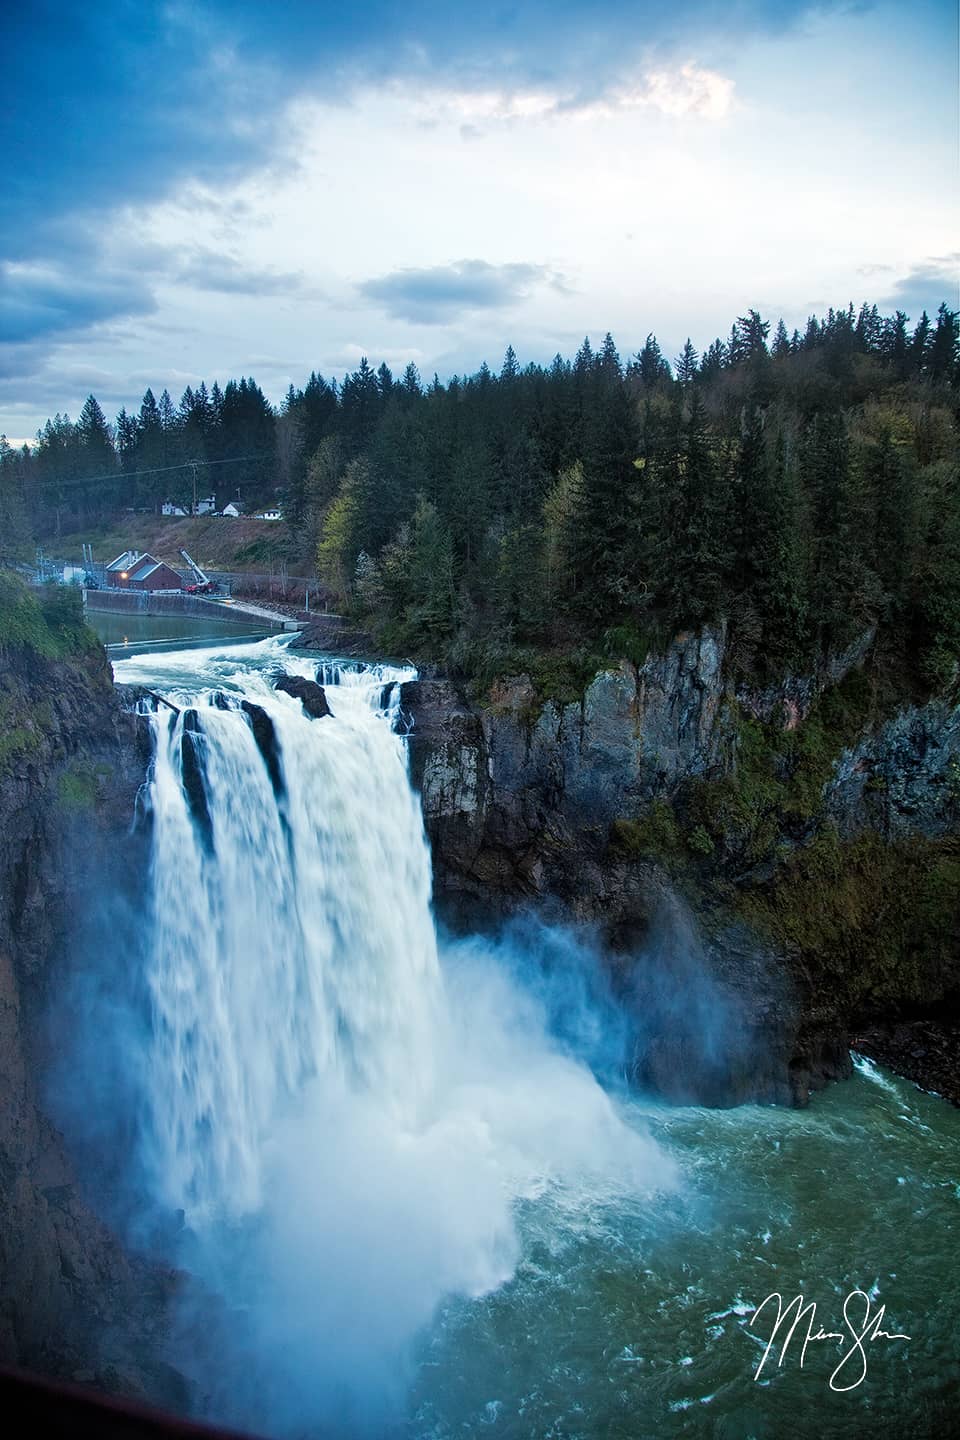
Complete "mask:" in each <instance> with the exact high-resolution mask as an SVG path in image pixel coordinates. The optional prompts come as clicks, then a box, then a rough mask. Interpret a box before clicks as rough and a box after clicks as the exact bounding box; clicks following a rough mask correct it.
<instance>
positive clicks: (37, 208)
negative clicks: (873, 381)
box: [0, 0, 960, 438]
mask: <svg viewBox="0 0 960 1440" xmlns="http://www.w3.org/2000/svg"><path fill="white" fill-rule="evenodd" d="M4 24H5V60H6V63H5V82H4V91H5V93H4V99H3V120H2V124H3V132H4V133H3V154H4V156H5V158H6V184H5V187H4V196H3V207H2V232H0V255H2V265H3V269H2V274H0V429H2V430H4V431H5V432H6V433H7V434H8V435H10V436H12V437H14V438H22V437H29V436H31V435H32V434H33V432H34V431H35V430H36V428H37V426H38V425H39V424H41V423H42V421H43V419H44V418H45V417H46V416H47V415H48V414H50V413H52V412H53V411H55V410H57V409H60V410H63V409H66V410H68V411H69V412H70V413H71V414H72V415H76V413H77V411H78V410H79V407H80V405H81V404H82V402H83V399H84V397H85V396H86V394H87V393H88V392H89V391H91V390H92V391H94V392H95V393H96V394H97V396H98V398H99V399H100V400H101V403H102V404H103V405H104V408H105V409H106V410H107V412H108V414H111V415H112V414H113V413H115V411H116V410H117V409H118V408H119V406H120V405H121V404H122V403H126V404H127V405H128V406H130V405H131V404H134V403H136V402H138V401H139V397H140V396H141V395H142V393H143V390H144V388H145V387H146V385H147V384H152V385H153V386H154V388H155V389H158V390H159V389H162V388H163V386H164V385H166V386H168V387H169V388H170V390H171V392H172V393H173V395H174V398H175V399H176V398H178V397H179V394H180V392H181V391H182V390H183V388H184V386H185V385H187V384H195V383H196V382H197V381H198V380H199V379H200V378H206V379H207V380H208V381H209V380H212V379H214V378H219V379H220V380H221V382H222V381H224V380H225V379H227V378H228V377H229V376H231V375H239V374H241V373H246V374H250V373H252V374H254V375H255V376H256V378H257V379H258V380H259V381H260V383H261V384H262V385H263V387H264V389H265V390H266V391H267V393H268V394H269V395H270V396H271V397H272V398H275V399H279V398H280V397H281V396H282V394H283V392H284V391H285V389H286V387H287V385H288V383H289V382H290V381H291V380H292V381H293V382H294V383H295V384H301V383H302V382H303V381H304V380H305V378H306V376H307V374H308V373H309V371H310V370H311V369H314V368H316V369H319V370H322V371H324V372H325V373H327V374H331V373H335V374H340V373H342V372H343V371H344V370H345V369H346V368H354V367H355V365H356V364H357V363H358V361H359V358H360V356H361V355H363V354H367V355H369V356H370V358H371V359H372V360H374V361H379V360H380V359H381V358H386V359H387V361H388V363H390V364H391V365H393V366H394V367H398V368H399V367H402V366H403V365H404V364H405V363H406V361H407V360H408V359H413V360H414V361H415V362H416V363H417V364H418V365H419V366H420V368H421V370H422V371H423V372H424V373H425V374H428V375H429V374H432V373H433V371H434V370H435V369H437V370H439V372H440V373H441V375H442V376H445V375H447V374H450V373H452V372H453V371H455V370H456V371H463V370H474V369H476V368H477V366H478V365H479V363H480V362H481V360H483V359H487V360H488V361H489V362H490V363H491V364H494V365H496V364H498V363H499V360H500V358H501V356H502V353H503V350H504V348H505V346H506V344H507V342H508V341H510V342H512V343H513V344H514V346H515V347H516V349H517V351H518V353H519V355H520V358H521V361H524V360H528V359H537V360H546V359H549V358H550V356H551V355H552V354H553V353H554V352H555V351H556V350H558V349H559V350H561V351H563V352H564V353H570V352H572V351H573V350H574V349H575V348H576V346H577V345H578V344H579V341H580V340H581V339H582V337H583V335H584V334H585V333H589V334H590V335H591V336H592V337H593V338H594V339H595V340H599V339H600V338H602V335H603V333H604V332H605V331H606V330H607V329H611V330H612V331H613V333H614V336H615V338H616V339H617V341H618V344H619V345H620V348H621V351H622V352H623V353H624V354H627V353H629V352H631V351H633V350H635V349H637V348H638V347H639V346H640V345H642V343H643V340H644V337H645V336H646V334H647V332H648V331H650V330H653V331H655V332H656V333H657V335H658V336H659V338H660V340H661V344H662V345H663V347H664V350H665V351H666V353H667V354H669V355H671V356H672V355H673V354H675V353H676V351H677V350H678V349H679V348H680V346H681V345H682V343H683V341H684V339H685V337H686V336H687V334H691V335H692V337H693V340H694V343H695V344H697V345H698V346H703V345H705V344H707V343H709V341H710V340H711V339H712V338H713V336H714V335H715V334H717V333H725V331H726V330H727V328H728V327H729V324H730V322H731V320H732V319H733V318H734V317H735V316H736V315H737V314H740V313H742V312H743V311H744V309H745V308H746V307H748V306H755V307H757V308H759V309H761V310H762V311H763V312H764V313H765V314H766V315H768V316H771V317H773V318H774V319H775V318H776V316H778V315H779V314H783V315H784V316H785V318H786V319H787V322H788V324H790V325H793V324H802V322H803V320H804V319H805V317H806V315H807V314H808V313H809V312H810V311H811V310H821V311H822V310H824V309H826V307H827V306H829V305H831V304H833V305H838V304H844V303H846V302H847V301H848V300H850V299H853V300H854V301H855V302H858V301H859V300H861V299H863V298H868V299H870V300H874V299H875V300H876V301H877V302H878V303H880V304H881V305H883V306H885V307H886V308H889V309H892V308H894V307H895V306H897V305H899V306H901V307H902V308H904V309H906V310H907V312H908V313H909V314H910V315H911V316H912V317H913V318H914V319H916V318H917V316H918V315H919V313H920V310H921V309H922V308H923V307H924V306H926V307H927V308H928V309H932V310H935V309H936V306H937V305H938V304H939V302H940V301H941V300H942V299H946V300H947V301H948V302H949V303H952V304H954V305H956V304H957V303H958V302H957V273H958V256H957V251H958V248H960V241H958V236H960V228H958V220H960V213H958V212H960V206H958V190H957V85H956V76H957V21H956V7H955V6H954V5H953V4H951V3H947V0H919V3H912V4H911V5H910V6H905V5H902V4H884V3H877V4H871V3H835V4H822V5H818V6H809V5H806V4H803V3H800V0H729V3H726V4H723V5H717V4H714V3H708V0H674V3H673V4H671V5H669V6H666V5H663V4H662V3H656V4H653V3H647V0H633V3H625V0H620V3H601V0H593V3H590V4H582V3H572V0H534V3H513V4H510V3H500V4H497V3H496V0H494V3H493V4H491V5H490V6H487V7H455V6H451V5H449V4H444V5H440V4H438V3H432V0H407V3H403V4H394V3H386V0H367V3H365V4H364V5H363V6H362V7H361V6H348V5H345V4H344V5H339V6H333V5H328V4H325V3H323V4H318V3H312V4H311V3H307V0H286V3H284V4H283V5H279V6H267V5H265V4H261V3H259V0H231V3H227V0H203V3H198V0H190V3H187V0H172V3H168V4H150V3H145V0H140V3H127V0H103V3H100V4H99V5H94V6H91V5H89V4H75V3H72V0H61V3H49V0H48V3H44V0H32V3H31V4H30V5H23V6H20V7H17V9H16V11H15V12H14V11H11V12H10V13H8V14H7V15H6V16H5V21H4Z"/></svg>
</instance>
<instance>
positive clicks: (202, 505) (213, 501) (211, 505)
mask: <svg viewBox="0 0 960 1440" xmlns="http://www.w3.org/2000/svg"><path fill="white" fill-rule="evenodd" d="M216 510H217V497H216V495H208V496H207V498H206V499H205V500H198V501H197V514H198V515H214V514H216Z"/></svg>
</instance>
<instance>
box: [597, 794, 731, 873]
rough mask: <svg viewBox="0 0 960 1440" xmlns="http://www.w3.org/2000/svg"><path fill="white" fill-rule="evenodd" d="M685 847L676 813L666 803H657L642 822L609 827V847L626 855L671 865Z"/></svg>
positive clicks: (619, 821) (618, 822) (632, 821)
mask: <svg viewBox="0 0 960 1440" xmlns="http://www.w3.org/2000/svg"><path fill="white" fill-rule="evenodd" d="M708 838H709V837H708ZM682 844H683V841H682V837H681V833H680V829H679V827H678V825H677V822H676V819H675V817H674V813H673V810H672V808H671V806H670V805H668V804H667V802H666V801H665V800H655V801H654V802H653V804H652V805H650V807H649V809H648V810H647V812H646V814H645V815H644V816H643V817H642V819H640V820H614V822H613V824H612V825H611V826H610V846H611V848H612V849H613V850H616V851H619V852H620V853H621V854H623V855H634V856H646V857H648V858H650V859H653V860H661V861H663V860H666V861H670V860H672V859H674V858H675V857H676V856H677V854H678V853H679V852H680V850H681V848H682Z"/></svg>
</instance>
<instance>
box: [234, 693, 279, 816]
mask: <svg viewBox="0 0 960 1440" xmlns="http://www.w3.org/2000/svg"><path fill="white" fill-rule="evenodd" d="M240 708H241V710H243V712H244V713H245V714H246V715H248V716H249V717H250V728H251V730H252V731H253V738H254V740H256V742H257V749H258V750H259V751H260V754H261V755H262V756H263V763H264V764H265V765H266V767H267V774H268V775H269V776H270V784H271V785H272V786H273V793H274V794H275V795H282V794H283V791H284V789H285V786H284V780H283V766H282V765H281V763H280V746H279V745H278V744H277V732H276V731H275V730H274V728H273V721H272V720H271V719H270V716H269V715H268V714H267V712H266V710H264V708H263V706H262V705H254V703H253V702H252V701H251V700H242V701H241V702H240Z"/></svg>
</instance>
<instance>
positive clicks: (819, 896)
mask: <svg viewBox="0 0 960 1440" xmlns="http://www.w3.org/2000/svg"><path fill="white" fill-rule="evenodd" d="M741 907H742V909H743V911H744V913H745V914H746V915H747V917H748V918H749V919H750V920H751V921H752V922H753V923H754V924H756V925H759V926H760V927H761V928H763V929H765V930H767V931H768V932H769V933H771V934H772V935H774V936H775V937H776V939H777V940H778V941H779V942H780V943H781V944H784V945H787V946H789V947H791V948H793V949H796V950H798V951H799V952H800V953H801V954H802V955H803V956H804V957H805V959H806V960H807V961H808V963H809V964H810V965H811V967H812V968H813V969H814V971H815V973H816V974H817V975H820V976H824V977H827V978H828V981H829V983H830V985H831V987H832V988H834V989H835V990H837V989H839V990H840V992H841V993H842V994H845V996H846V998H847V999H848V1000H849V1001H850V1002H851V1003H854V1004H858V1005H863V1004H874V1003H875V1004H882V1003H884V1002H889V1001H898V1002H900V1003H905V1002H906V1003H911V1002H912V1003H916V1004H923V1003H930V1001H931V1000H936V999H939V997H940V994H941V993H942V989H943V985H944V977H945V976H948V975H950V974H951V973H953V970H954V968H955V965H956V937H957V935H958V934H960V845H958V843H957V840H956V838H950V839H946V840H936V841H934V840H920V839H917V840H911V841H909V842H906V841H905V842H894V843H892V844H891V843H888V842H886V841H884V840H882V839H881V838H880V837H879V836H877V835H874V834H867V835H864V836H862V837H861V838H859V839H857V840H854V841H850V842H848V843H846V844H844V843H842V842H841V841H840V840H839V838H838V836H837V833H836V831H835V830H834V829H833V828H832V827H830V826H826V827H824V829H823V830H822V831H821V832H820V834H819V835H818V836H817V838H816V839H815V840H814V841H813V843H812V844H810V845H808V846H807V847H806V848H805V849H803V850H801V851H799V852H798V854H797V855H796V856H795V857H793V859H792V860H791V861H790V862H789V864H788V865H787V867H786V869H785V872H784V873H783V875H782V876H781V877H780V878H778V881H777V883H776V884H775V885H773V886H772V887H770V888H769V889H768V890H766V891H764V892H758V891H753V892H749V893H748V894H747V895H745V896H744V897H743V898H742V900H741Z"/></svg>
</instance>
